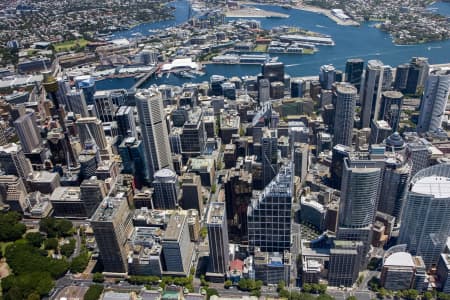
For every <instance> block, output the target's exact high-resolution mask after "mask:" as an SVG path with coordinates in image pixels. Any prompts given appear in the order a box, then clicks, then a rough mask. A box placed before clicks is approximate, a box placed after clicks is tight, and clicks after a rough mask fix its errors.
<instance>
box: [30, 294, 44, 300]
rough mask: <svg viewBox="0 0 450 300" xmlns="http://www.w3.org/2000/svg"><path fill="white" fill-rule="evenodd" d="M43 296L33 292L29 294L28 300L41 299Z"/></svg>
mask: <svg viewBox="0 0 450 300" xmlns="http://www.w3.org/2000/svg"><path fill="white" fill-rule="evenodd" d="M40 299H41V296H40V295H39V294H36V293H31V294H29V295H28V297H27V300H40Z"/></svg>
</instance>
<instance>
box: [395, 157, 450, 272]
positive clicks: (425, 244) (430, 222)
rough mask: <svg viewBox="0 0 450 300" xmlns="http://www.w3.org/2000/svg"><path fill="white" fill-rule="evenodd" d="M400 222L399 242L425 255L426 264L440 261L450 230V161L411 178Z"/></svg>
mask: <svg viewBox="0 0 450 300" xmlns="http://www.w3.org/2000/svg"><path fill="white" fill-rule="evenodd" d="M401 223H402V226H401V227H400V236H399V241H398V242H399V244H406V245H407V246H408V251H409V252H410V253H411V254H413V255H420V256H422V258H423V260H424V262H425V264H426V266H427V267H431V266H432V265H433V264H437V262H438V260H439V255H440V254H441V253H442V251H443V250H444V248H445V245H446V241H447V238H448V236H449V233H450V164H438V165H434V166H432V167H429V168H426V169H423V170H421V171H419V172H418V173H417V174H416V175H415V176H414V177H413V178H412V180H411V185H410V190H409V192H408V197H407V200H406V206H405V208H404V211H403V214H402V222H401Z"/></svg>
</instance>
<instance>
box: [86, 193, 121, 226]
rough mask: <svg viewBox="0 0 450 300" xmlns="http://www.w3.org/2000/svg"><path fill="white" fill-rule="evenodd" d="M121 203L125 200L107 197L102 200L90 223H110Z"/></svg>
mask: <svg viewBox="0 0 450 300" xmlns="http://www.w3.org/2000/svg"><path fill="white" fill-rule="evenodd" d="M122 201H125V200H124V199H123V198H119V197H117V198H116V197H114V198H113V197H107V198H105V199H103V201H102V203H101V204H100V205H99V207H98V208H97V210H96V211H95V213H94V215H93V216H92V221H93V222H110V221H111V220H112V219H113V218H114V216H115V215H116V213H117V211H118V209H119V207H120V204H121V202H122Z"/></svg>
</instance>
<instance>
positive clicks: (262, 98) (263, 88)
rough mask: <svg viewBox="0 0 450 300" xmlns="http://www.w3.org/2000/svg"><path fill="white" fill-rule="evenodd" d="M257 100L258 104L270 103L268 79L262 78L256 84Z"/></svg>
mask: <svg viewBox="0 0 450 300" xmlns="http://www.w3.org/2000/svg"><path fill="white" fill-rule="evenodd" d="M258 99H259V104H260V105H264V104H266V103H268V102H270V82H269V79H266V78H262V79H261V80H259V82H258Z"/></svg>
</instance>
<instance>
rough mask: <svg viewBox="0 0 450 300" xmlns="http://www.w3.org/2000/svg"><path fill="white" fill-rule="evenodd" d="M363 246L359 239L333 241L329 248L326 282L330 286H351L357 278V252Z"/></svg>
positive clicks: (358, 259)
mask: <svg viewBox="0 0 450 300" xmlns="http://www.w3.org/2000/svg"><path fill="white" fill-rule="evenodd" d="M362 248H363V245H362V242H361V241H357V242H355V241H340V240H335V241H334V242H333V248H332V249H330V267H329V270H328V283H329V285H331V286H338V287H340V286H347V287H351V286H352V285H353V284H354V283H355V281H356V280H357V279H358V274H359V267H360V265H361V256H360V254H359V252H360V251H361V249H362Z"/></svg>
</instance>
